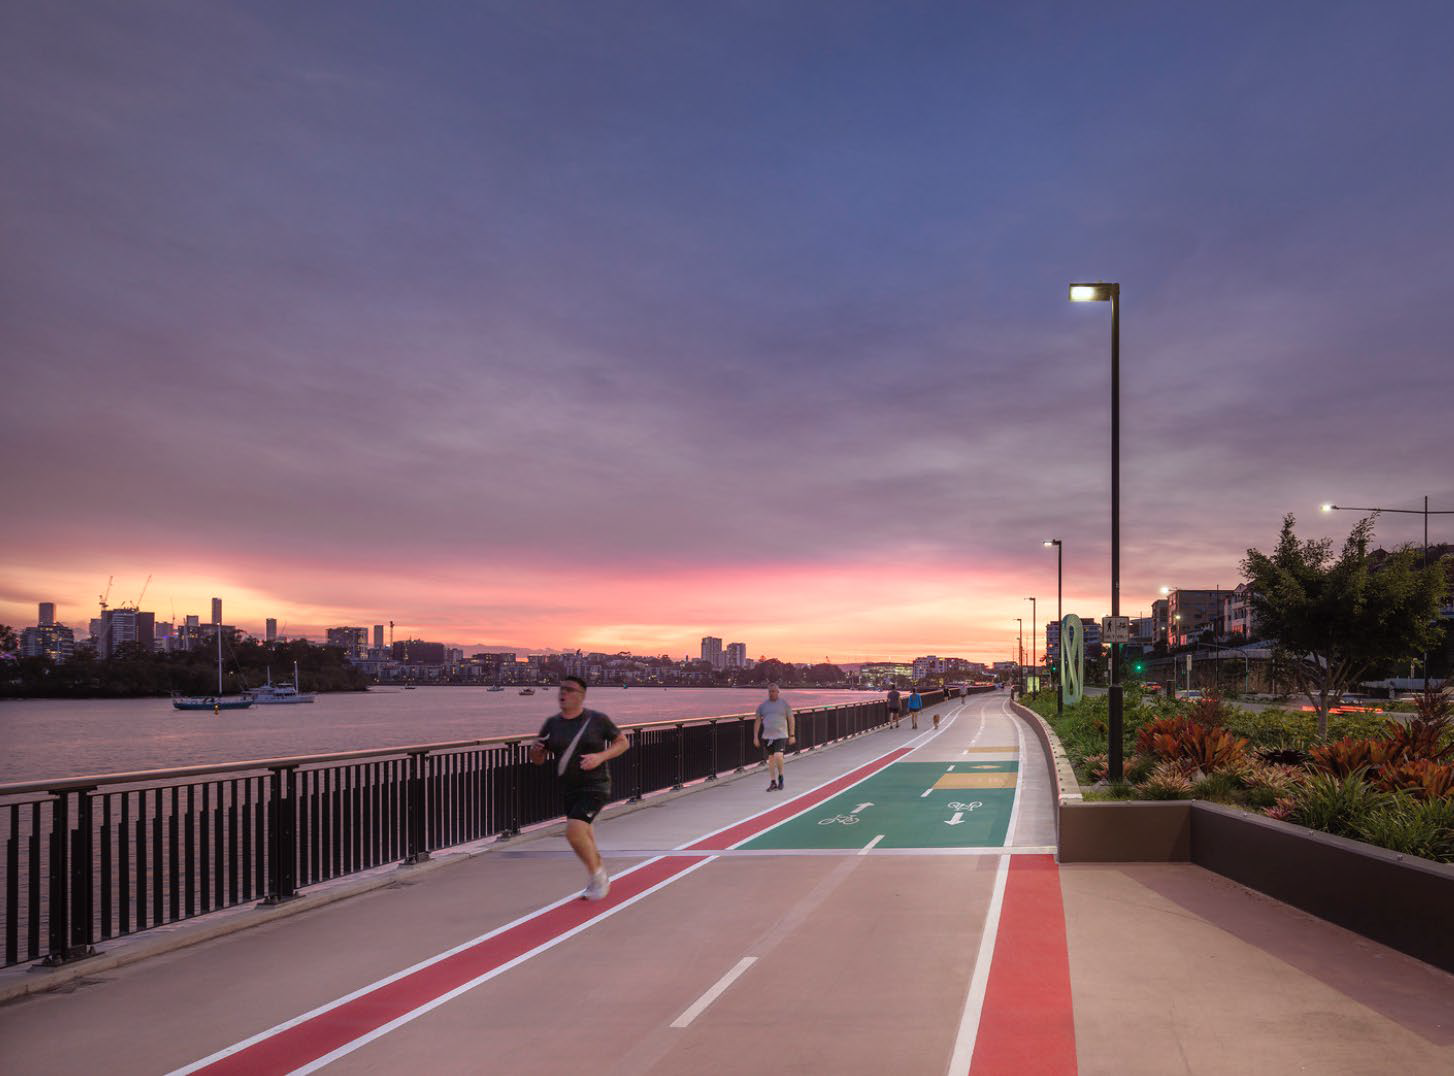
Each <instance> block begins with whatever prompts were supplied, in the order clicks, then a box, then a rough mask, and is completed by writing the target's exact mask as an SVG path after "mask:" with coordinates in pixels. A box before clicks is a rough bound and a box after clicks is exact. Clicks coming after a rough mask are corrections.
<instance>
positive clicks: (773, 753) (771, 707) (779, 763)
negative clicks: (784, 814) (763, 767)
mask: <svg viewBox="0 0 1454 1076" xmlns="http://www.w3.org/2000/svg"><path fill="white" fill-rule="evenodd" d="M797 742H798V737H797V735H796V734H795V733H794V732H793V708H792V707H791V706H789V705H788V702H787V700H786V699H780V698H778V686H777V685H776V684H768V685H767V700H766V701H765V702H761V703H759V704H758V706H757V716H756V717H755V718H754V719H753V721H752V746H753V747H758V746H760V747H761V748H762V750H763V753H764V754H765V755H767V790H768V791H769V792H781V791H782V790H783V752H784V751H786V750H787V749H788V744H793V743H797ZM774 775H776V776H774Z"/></svg>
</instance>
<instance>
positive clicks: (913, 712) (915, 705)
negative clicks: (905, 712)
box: [909, 688, 924, 728]
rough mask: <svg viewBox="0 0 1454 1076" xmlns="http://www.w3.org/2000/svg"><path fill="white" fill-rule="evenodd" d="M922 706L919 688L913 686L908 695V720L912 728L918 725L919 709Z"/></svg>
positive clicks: (922, 699) (922, 701) (922, 698)
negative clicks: (911, 691)
mask: <svg viewBox="0 0 1454 1076" xmlns="http://www.w3.org/2000/svg"><path fill="white" fill-rule="evenodd" d="M923 708H924V696H923V695H920V694H919V689H918V688H914V691H913V693H912V694H911V695H910V696H909V720H910V722H912V727H913V728H918V727H919V711H920V710H922V709H923Z"/></svg>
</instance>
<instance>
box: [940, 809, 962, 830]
mask: <svg viewBox="0 0 1454 1076" xmlns="http://www.w3.org/2000/svg"><path fill="white" fill-rule="evenodd" d="M963 821H964V812H963V811H955V812H954V817H953V818H950V819H946V820H945V822H944V824H945V825H946V826H957V825H959V823H961V822H963Z"/></svg>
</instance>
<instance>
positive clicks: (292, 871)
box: [262, 766, 298, 906]
mask: <svg viewBox="0 0 1454 1076" xmlns="http://www.w3.org/2000/svg"><path fill="white" fill-rule="evenodd" d="M296 776H297V771H296V770H294V769H293V767H291V766H281V767H278V768H276V769H274V770H272V771H271V777H270V779H269V781H268V891H267V893H266V894H264V896H263V899H262V906H266V905H270V904H282V903H283V902H284V901H286V900H292V899H293V898H294V897H296V896H297V895H298V894H297V893H295V892H294V891H293V890H294V888H295V887H296V884H297V878H298V824H297V823H298V820H297V817H296V815H297V806H298V796H297V785H296V783H295V780H294V779H295V777H296Z"/></svg>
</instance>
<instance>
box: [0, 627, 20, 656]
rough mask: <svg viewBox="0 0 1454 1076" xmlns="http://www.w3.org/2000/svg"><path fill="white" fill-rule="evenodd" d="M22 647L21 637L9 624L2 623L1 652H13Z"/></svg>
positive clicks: (0, 629) (0, 635)
mask: <svg viewBox="0 0 1454 1076" xmlns="http://www.w3.org/2000/svg"><path fill="white" fill-rule="evenodd" d="M19 649H20V637H19V636H18V635H16V634H15V629H14V628H12V627H11V626H10V625H9V624H0V654H13V653H15V651H17V650H19Z"/></svg>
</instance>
